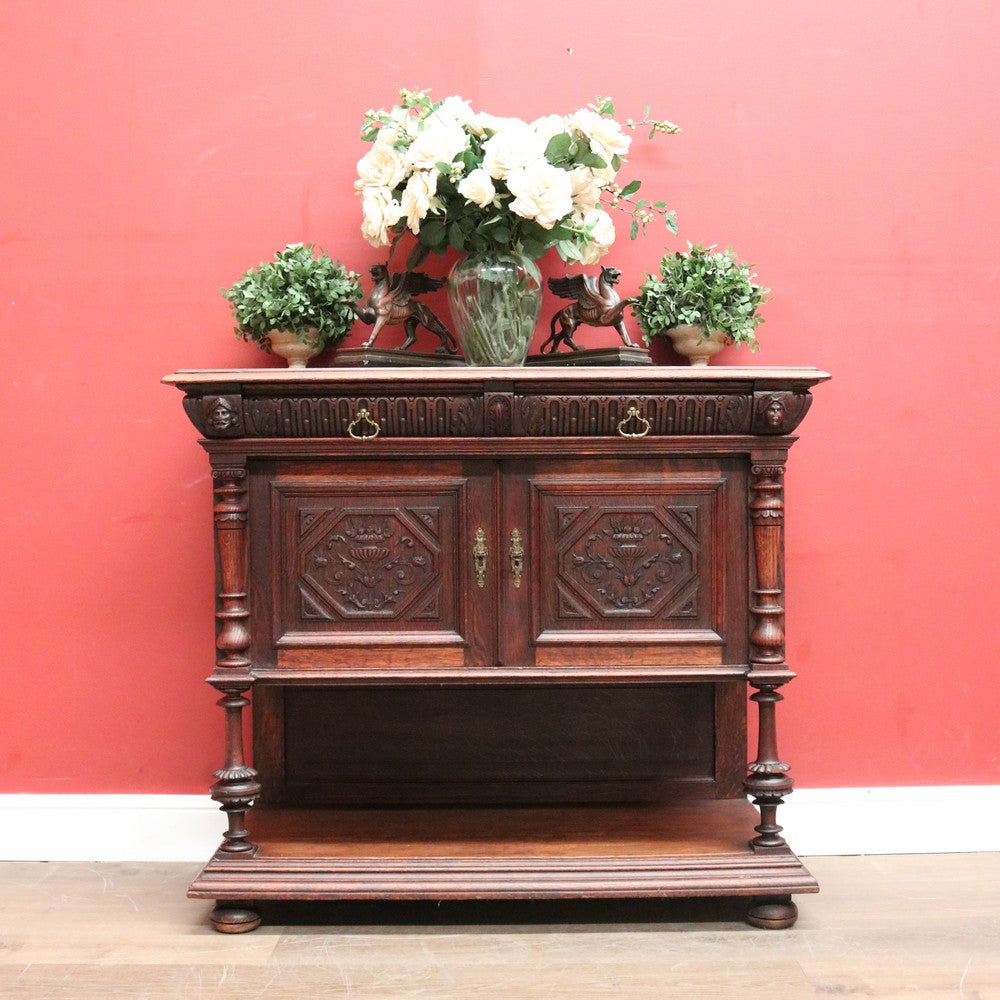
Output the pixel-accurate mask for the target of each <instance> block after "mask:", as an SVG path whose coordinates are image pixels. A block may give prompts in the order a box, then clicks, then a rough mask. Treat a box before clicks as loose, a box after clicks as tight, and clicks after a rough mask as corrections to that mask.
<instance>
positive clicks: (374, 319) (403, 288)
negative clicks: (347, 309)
mask: <svg viewBox="0 0 1000 1000" xmlns="http://www.w3.org/2000/svg"><path fill="white" fill-rule="evenodd" d="M371 276H372V280H373V281H374V282H375V285H374V287H373V288H372V292H371V295H369V296H368V301H367V302H366V303H365V305H364V306H363V307H362V308H357V307H355V310H354V311H355V312H356V313H357V314H358V318H359V319H360V320H361V321H362V322H363V323H369V324H372V325H373V326H374V329H373V330H372V335H371V336H370V337H369V338H368V340H367V341H366V342H365V344H364V346H365V347H371V346H372V345H373V344H374V343H375V338H376V337H377V336H378V335H379V331H381V329H382V327H384V326H396V325H398V324H400V323H402V324H403V329H404V330H405V331H406V340H405V341H404V342H403V345H402V346H401V347H400V348H399V350H401V351H405V350H407V349H408V348H410V347H412V346H413V344H414V342H415V341H416V339H417V327H418V326H424V327H426V328H427V329H428V330H430V331H431V333H435V334H437V336H438V337H440V338H441V345H440V347H438V348H437V350H436V352H435V353H437V354H457V353H458V343H457V342H456V341H455V338H454V337H453V336H452V334H451V331H450V330H449V329H448V328H447V327H446V326H445V325H444V323H442V322H441V320H439V319H438V318H437V316H435V315H434V313H432V312H431V311H430V309H428V308H427V306H425V305H424V304H423V303H422V302H417V301H416V300H415V298H414V297H415V296H417V295H422V294H423V293H424V292H436V291H437V290H438V289H439V288H440V287H441V286H442V285H443V284H444V283H445V281H446V280H447V279H445V278H432V277H430V276H429V275H426V274H424V273H423V272H422V271H398V272H397V273H396V274H393V275H390V274H389V268H388V267H387V266H386V265H385V264H375V265H374V266H373V267H372V268H371Z"/></svg>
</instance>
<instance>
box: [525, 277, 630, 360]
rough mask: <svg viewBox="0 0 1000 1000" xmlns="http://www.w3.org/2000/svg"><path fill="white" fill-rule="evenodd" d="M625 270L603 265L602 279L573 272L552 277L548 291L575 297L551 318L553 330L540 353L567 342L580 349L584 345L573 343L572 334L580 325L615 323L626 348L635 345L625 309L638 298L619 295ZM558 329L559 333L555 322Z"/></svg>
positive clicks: (574, 349)
mask: <svg viewBox="0 0 1000 1000" xmlns="http://www.w3.org/2000/svg"><path fill="white" fill-rule="evenodd" d="M621 276H622V273H621V271H619V270H618V268H617V267H602V268H601V274H600V277H599V278H594V277H591V276H590V275H586V274H574V275H570V276H567V277H565V278H549V291H551V292H552V293H553V294H555V295H558V296H559V297H560V298H562V299H575V300H576V301H575V302H573V304H572V305H568V306H563V308H562V309H560V310H559V312H557V313H556V314H555V315H554V316H553V317H552V330H551V333H550V334H549V337H548V340H546V341H545V343H544V344H542V346H541V348H540V353H542V354H544V353H545V349H546V347H549V345H550V344H551V345H552V346H551V347H549V353H550V354H554V353H555V352H556V351H558V350H559V345H560V344H565V345H566V346H567V347H568V348H569V349H570V350H573V351H580V350H583V348H581V347H580V345H579V344H576V343H574V341H573V334H574V333H575V332H576V328H577V327H578V326H580V325H581V324H584V323H585V324H587V325H588V326H613V327H614V328H615V329H616V330H617V331H618V335H619V336H620V337H621V338H622V343H623V344H624V345H625V346H626V347H634V346H635V345H634V344H633V343H632V341H631V340H629V336H628V332H627V331H626V329H625V319H624V312H625V309H626V308H627V307H628V306H630V305H631V304H632V303H633V302H635V301H636V300H635V299H634V298H628V299H622V298H619V296H618V293H617V292H616V291H615V285H617V284H618V282H619V280H620V279H621ZM557 322H558V324H559V327H560V329H559V332H558V333H557V332H556V323H557Z"/></svg>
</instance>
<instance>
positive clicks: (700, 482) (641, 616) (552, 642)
mask: <svg viewBox="0 0 1000 1000" xmlns="http://www.w3.org/2000/svg"><path fill="white" fill-rule="evenodd" d="M586 468H587V471H586V473H585V474H581V472H580V463H579V461H577V462H575V463H573V462H570V461H562V460H558V461H553V460H548V461H539V462H517V463H511V464H510V465H509V466H507V467H506V471H505V474H504V482H505V489H504V511H503V522H504V529H503V532H504V534H503V538H504V544H506V545H508V546H509V544H510V537H511V533H512V532H514V531H517V532H518V534H519V535H520V537H521V538H522V539H523V541H522V548H523V549H524V554H523V556H522V557H521V562H522V567H521V572H520V577H521V579H520V586H518V581H517V579H516V573H515V569H514V567H515V563H514V562H509V563H508V564H507V565H506V566H505V574H504V578H503V579H502V581H501V590H500V598H501V601H500V604H501V608H502V609H503V608H507V609H508V611H507V614H506V616H505V619H504V620H503V621H502V624H501V629H500V659H501V662H503V663H506V664H510V665H522V664H523V665H551V666H566V667H572V666H574V665H576V666H605V665H606V666H607V667H608V669H609V671H610V672H613V670H614V667H615V665H616V664H617V665H625V664H630V665H640V666H641V665H648V666H658V665H678V666H684V665H696V664H697V665H714V664H731V663H742V662H744V661H745V658H746V610H745V608H746V593H747V590H746V587H747V585H746V579H745V576H744V575H742V571H741V570H740V569H739V568H738V567H739V566H741V565H742V563H743V562H744V560H743V559H725V558H723V557H722V556H723V553H724V552H725V551H726V550H727V549H728V548H729V547H731V546H732V547H736V550H737V551H745V546H746V528H745V519H746V515H745V485H744V473H743V472H742V471H741V469H740V467H739V466H738V465H737V464H736V463H727V462H726V461H725V460H716V459H687V460H683V461H679V460H671V461H661V460H658V459H643V460H639V461H635V460H629V461H627V462H625V461H617V460H606V461H600V460H595V461H593V462H590V463H588V464H587V467H586ZM727 567H729V568H727Z"/></svg>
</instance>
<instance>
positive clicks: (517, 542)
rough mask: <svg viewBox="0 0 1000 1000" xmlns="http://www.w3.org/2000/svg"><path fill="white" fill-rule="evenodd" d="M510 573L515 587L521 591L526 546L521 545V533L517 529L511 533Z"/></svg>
mask: <svg viewBox="0 0 1000 1000" xmlns="http://www.w3.org/2000/svg"><path fill="white" fill-rule="evenodd" d="M510 571H511V573H512V575H513V582H514V586H515V587H517V588H518V589H520V586H521V573H522V572H524V546H523V545H522V544H521V532H520V531H518V530H517V528H515V529H514V530H513V531H512V532H511V533H510Z"/></svg>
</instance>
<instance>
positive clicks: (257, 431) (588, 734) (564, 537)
mask: <svg viewBox="0 0 1000 1000" xmlns="http://www.w3.org/2000/svg"><path fill="white" fill-rule="evenodd" d="M826 378H828V376H827V375H826V374H824V373H823V372H819V371H817V370H815V369H811V368H763V367H762V368H725V367H717V368H702V369H697V368H652V369H651V368H593V369H590V370H584V369H579V368H577V369H570V368H564V369H561V370H553V369H551V368H549V369H545V370H542V369H532V368H516V369H511V368H495V369H485V368H472V367H468V368H460V367H455V368H441V369H426V368H422V369H340V368H338V369H309V370H306V371H304V372H301V371H300V372H292V371H287V370H276V369H267V370H238V371H182V372H178V373H177V374H175V375H172V376H168V377H167V378H166V379H165V381H166V382H168V383H170V384H173V385H176V386H177V387H178V388H180V389H182V390H183V391H184V393H185V398H184V407H185V410H186V412H187V414H188V416H189V417H190V419H191V421H192V422H193V423H194V425H195V426H196V427H197V428H198V430H199V431H200V432H201V434H202V436H203V440H202V442H201V443H202V445H203V447H204V448H205V449H206V451H207V452H208V455H209V460H210V462H211V467H212V478H213V489H214V495H215V505H214V522H215V563H216V584H217V587H216V589H217V601H216V620H217V641H216V645H217V650H218V658H217V662H216V666H215V669H214V671H213V672H212V674H211V676H210V677H209V678H208V682H209V684H211V685H212V686H213V687H214V688H216V689H217V690H218V691H219V692H220V693H221V695H222V698H221V700H220V701H219V704H220V706H221V707H222V708H223V710H224V712H225V719H226V739H225V760H224V763H223V766H222V767H221V768H220V770H219V771H218V772H216V778H217V780H216V783H215V784H214V785H213V786H212V792H211V794H212V797H213V798H214V799H215V800H216V801H218V802H219V803H220V805H221V808H222V809H223V811H224V812H225V813H226V814H227V816H228V823H229V827H228V831H227V832H226V834H225V836H224V839H223V842H222V844H221V846H220V847H219V849H218V851H217V852H216V854H215V855H214V856H213V857H212V858H211V860H210V861H209V862H208V864H207V865H206V866H205V868H204V870H203V871H202V872H201V874H200V875H199V876H198V877H197V879H196V880H195V882H194V884H193V885H192V886H191V890H190V895H191V896H193V897H196V898H207V899H214V900H217V904H216V908H215V910H214V911H213V913H212V921H213V924H214V925H215V926H216V928H217V929H218V930H221V931H228V932H240V931H245V930H251V929H253V927H255V926H257V924H258V923H259V920H260V918H259V915H258V913H257V911H256V909H255V901H264V900H289V899H292V900H305V899H310V900H312V899H413V898H422V899H449V898H511V897H520V898H529V897H530V898H539V897H642V896H662V897H673V896H676V897H686V896H743V897H749V909H748V919H749V920H750V922H751V923H753V924H755V925H757V926H762V927H787V926H790V925H791V924H792V923H793V922H794V920H795V917H796V912H797V911H796V908H795V905H794V903H793V902H792V900H791V894H792V893H799V892H815V891H816V890H817V884H816V882H815V880H814V879H813V878H812V876H811V875H810V874H809V872H808V871H807V870H806V869H805V868H804V867H803V865H802V864H801V862H800V861H799V860H798V858H796V856H795V855H794V854H793V853H792V851H791V850H790V849H789V847H788V846H787V844H786V843H785V841H784V839H783V838H782V836H781V827H780V826H779V825H778V823H777V821H776V811H777V807H778V806H779V805H780V804H781V802H782V800H783V798H784V796H786V795H787V794H788V793H789V792H790V790H791V788H792V780H791V778H790V777H789V775H788V769H789V768H788V765H787V764H786V763H784V762H783V761H782V760H781V758H780V756H779V753H778V747H777V736H776V727H775V707H776V705H777V703H778V702H779V701H780V700H781V698H782V696H781V694H780V693H779V689H780V688H781V687H782V686H783V685H784V684H785V683H787V682H788V681H789V680H791V678H792V677H793V676H794V675H793V673H792V672H791V670H790V669H789V667H788V665H787V663H786V662H785V653H784V574H783V561H784V556H783V521H784V490H783V476H784V471H785V461H786V457H787V453H788V449H789V447H790V446H791V445H792V443H793V442H794V441H795V438H794V437H793V436H792V432H793V431H794V430H795V428H796V427H797V425H798V424H799V422H800V421H801V419H802V418H803V417H804V415H805V413H806V411H807V410H808V408H809V404H810V402H811V396H810V394H809V389H810V387H812V386H813V385H815V384H816V383H818V382H820V381H823V380H824V379H826ZM748 686H749V687H750V688H752V689H753V693H752V694H751V695H750V700H751V701H752V702H754V703H755V704H756V711H757V713H758V727H757V728H758V746H757V753H756V757H755V758H754V759H753V760H752V761H750V763H749V764H748V763H747V760H746V757H747V753H746V745H747V707H748V706H747V691H748ZM251 692H252V702H251V697H250V696H251ZM247 709H249V710H250V711H251V713H252V716H253V719H252V722H253V726H252V731H253V748H252V749H253V753H252V763H251V762H250V761H249V760H248V756H249V755H248V753H247V751H246V749H245V748H244V738H243V714H244V711H245V710H247ZM748 796H750V797H751V798H752V799H753V803H754V804H753V805H751V804H750V802H749V801H748V798H747V797H748ZM754 806H756V807H757V808H754Z"/></svg>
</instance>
